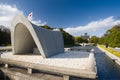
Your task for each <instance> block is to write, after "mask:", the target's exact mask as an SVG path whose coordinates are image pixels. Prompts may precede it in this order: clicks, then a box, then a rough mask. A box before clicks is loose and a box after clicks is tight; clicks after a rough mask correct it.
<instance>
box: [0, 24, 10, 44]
mask: <svg viewBox="0 0 120 80" xmlns="http://www.w3.org/2000/svg"><path fill="white" fill-rule="evenodd" d="M8 44H11V38H10V30H9V29H7V28H5V27H4V26H2V25H0V46H5V45H8Z"/></svg>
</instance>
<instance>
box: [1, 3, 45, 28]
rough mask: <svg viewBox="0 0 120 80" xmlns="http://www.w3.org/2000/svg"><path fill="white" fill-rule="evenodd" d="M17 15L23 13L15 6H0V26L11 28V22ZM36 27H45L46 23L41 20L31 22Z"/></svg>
mask: <svg viewBox="0 0 120 80" xmlns="http://www.w3.org/2000/svg"><path fill="white" fill-rule="evenodd" d="M17 14H23V11H21V10H19V9H18V8H17V7H16V6H15V5H7V4H0V25H4V26H6V27H8V28H11V21H12V20H13V18H14V17H15V16H16V15H17ZM31 22H32V23H34V24H36V25H46V24H47V23H46V22H42V21H41V20H34V17H33V18H32V20H31Z"/></svg>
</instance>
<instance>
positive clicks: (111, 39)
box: [99, 25, 120, 47]
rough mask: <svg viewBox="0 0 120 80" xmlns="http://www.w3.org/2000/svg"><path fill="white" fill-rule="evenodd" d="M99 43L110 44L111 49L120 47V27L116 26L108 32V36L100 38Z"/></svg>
mask: <svg viewBox="0 0 120 80" xmlns="http://www.w3.org/2000/svg"><path fill="white" fill-rule="evenodd" d="M99 43H102V44H106V43H108V44H109V46H111V47H120V25H115V26H113V27H112V28H111V29H109V30H107V31H106V35H105V36H103V37H102V38H100V40H99Z"/></svg>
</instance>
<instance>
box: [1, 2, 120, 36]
mask: <svg viewBox="0 0 120 80" xmlns="http://www.w3.org/2000/svg"><path fill="white" fill-rule="evenodd" d="M5 6H7V7H8V6H9V7H11V8H10V9H9V10H8V9H6V8H5V9H4V8H3V7H5ZM0 7H1V9H0V10H1V11H2V12H5V11H6V10H7V11H6V13H7V12H9V13H11V14H12V16H14V15H16V14H18V13H21V14H23V15H25V16H26V17H27V15H28V14H29V13H30V12H33V21H34V22H36V23H40V24H41V23H46V24H47V25H49V26H51V27H53V28H59V27H62V28H63V29H64V30H65V31H67V32H68V33H70V34H72V35H74V36H78V35H83V34H84V33H85V32H87V33H88V34H89V35H96V36H102V35H103V34H104V33H105V31H106V30H107V29H110V28H111V27H112V26H113V25H115V24H119V22H120V21H119V19H120V18H119V17H120V0H0ZM11 9H16V11H13V10H11ZM10 10H11V11H13V12H10ZM2 12H0V18H1V17H2V18H3V15H4V16H6V15H5V14H4V13H2ZM13 14H14V15H13ZM9 16H10V15H9ZM2 18H1V19H2ZM11 20H12V19H11ZM11 20H10V21H11ZM0 21H1V22H2V23H5V21H4V22H3V21H2V20H0ZM7 21H8V20H7ZM2 23H1V24H2ZM6 23H7V22H6ZM7 26H9V25H7Z"/></svg>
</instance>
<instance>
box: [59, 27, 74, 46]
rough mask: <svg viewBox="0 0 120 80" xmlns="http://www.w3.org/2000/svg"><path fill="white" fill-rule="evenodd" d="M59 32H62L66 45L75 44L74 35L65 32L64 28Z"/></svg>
mask: <svg viewBox="0 0 120 80" xmlns="http://www.w3.org/2000/svg"><path fill="white" fill-rule="evenodd" d="M59 30H60V31H61V32H62V35H63V39H64V45H69V44H74V38H73V36H72V35H70V34H69V33H67V32H65V31H64V30H63V29H62V28H59Z"/></svg>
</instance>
